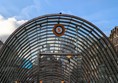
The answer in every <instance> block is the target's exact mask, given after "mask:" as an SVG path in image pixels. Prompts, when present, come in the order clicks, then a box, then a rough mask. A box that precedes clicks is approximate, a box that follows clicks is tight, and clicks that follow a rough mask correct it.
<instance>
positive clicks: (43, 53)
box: [40, 52, 80, 56]
mask: <svg viewBox="0 0 118 83" xmlns="http://www.w3.org/2000/svg"><path fill="white" fill-rule="evenodd" d="M40 55H65V56H66V55H78V56H79V55H80V53H48V52H47V53H45V52H42V53H40Z"/></svg>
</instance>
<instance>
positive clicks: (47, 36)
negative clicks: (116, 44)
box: [0, 14, 118, 83]
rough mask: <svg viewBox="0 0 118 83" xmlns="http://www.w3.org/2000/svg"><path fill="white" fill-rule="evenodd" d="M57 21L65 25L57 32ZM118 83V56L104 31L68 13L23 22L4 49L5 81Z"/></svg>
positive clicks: (0, 59) (1, 77)
mask: <svg viewBox="0 0 118 83" xmlns="http://www.w3.org/2000/svg"><path fill="white" fill-rule="evenodd" d="M55 24H62V25H63V26H64V27H65V33H64V35H63V36H61V37H58V36H56V35H55V34H53V32H52V29H53V27H54V25H55ZM61 80H63V81H65V82H70V83H87V82H88V83H90V82H92V83H99V82H101V83H118V56H117V54H116V52H115V51H114V48H113V46H112V44H111V43H110V41H109V39H108V38H107V37H106V36H105V35H104V33H103V32H102V31H101V30H99V29H98V28H97V27H96V26H95V25H93V24H92V23H90V22H88V21H86V20H84V19H82V18H79V17H76V16H73V15H68V14H49V15H44V16H41V17H37V18H34V19H32V20H30V21H28V22H26V23H25V24H23V25H22V26H20V27H19V28H18V29H17V30H16V31H15V32H14V33H13V34H12V35H11V36H10V37H9V38H8V39H7V41H6V42H5V44H4V46H3V47H2V49H1V51H0V82H1V83H13V82H16V83H39V81H42V82H43V83H51V82H53V83H60V82H61Z"/></svg>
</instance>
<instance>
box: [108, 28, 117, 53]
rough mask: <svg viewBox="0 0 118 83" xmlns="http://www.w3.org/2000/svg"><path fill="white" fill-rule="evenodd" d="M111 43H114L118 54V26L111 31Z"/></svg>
mask: <svg viewBox="0 0 118 83" xmlns="http://www.w3.org/2000/svg"><path fill="white" fill-rule="evenodd" d="M109 38H110V41H111V42H112V43H113V45H114V47H115V49H116V52H117V53H118V26H116V27H115V28H114V29H113V30H111V34H110V37H109Z"/></svg>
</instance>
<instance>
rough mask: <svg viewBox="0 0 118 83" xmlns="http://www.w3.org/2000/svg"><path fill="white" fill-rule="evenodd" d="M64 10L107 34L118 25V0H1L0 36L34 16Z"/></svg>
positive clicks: (4, 36)
mask: <svg viewBox="0 0 118 83" xmlns="http://www.w3.org/2000/svg"><path fill="white" fill-rule="evenodd" d="M60 12H62V13H64V14H72V15H75V16H78V17H81V18H84V19H86V20H87V21H89V22H91V23H93V24H94V25H96V26H97V27H99V28H100V29H101V30H102V31H103V32H104V33H105V34H106V35H107V36H109V34H110V31H111V30H112V29H113V28H114V27H115V26H118V0H0V40H2V41H3V42H5V40H6V39H7V38H8V37H9V35H10V34H11V33H13V31H14V30H16V29H17V28H18V27H19V26H20V25H22V24H23V23H25V22H27V21H28V20H30V19H33V18H35V17H38V16H41V15H45V14H52V13H60Z"/></svg>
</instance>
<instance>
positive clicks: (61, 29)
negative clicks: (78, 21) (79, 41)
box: [53, 24, 65, 37]
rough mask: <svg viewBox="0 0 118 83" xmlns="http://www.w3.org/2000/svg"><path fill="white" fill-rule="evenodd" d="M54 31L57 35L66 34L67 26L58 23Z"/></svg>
mask: <svg viewBox="0 0 118 83" xmlns="http://www.w3.org/2000/svg"><path fill="white" fill-rule="evenodd" d="M53 33H54V34H55V35H56V36H59V37H60V36H62V35H64V33H65V28H64V26H63V25H62V24H56V25H55V26H54V28H53Z"/></svg>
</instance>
